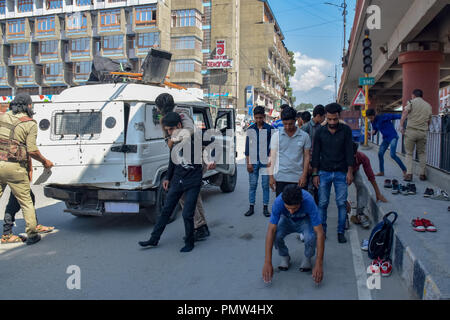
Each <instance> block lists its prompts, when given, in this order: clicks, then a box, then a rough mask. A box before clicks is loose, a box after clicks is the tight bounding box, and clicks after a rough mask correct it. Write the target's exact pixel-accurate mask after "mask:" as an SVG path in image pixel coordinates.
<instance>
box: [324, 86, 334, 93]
mask: <svg viewBox="0 0 450 320" xmlns="http://www.w3.org/2000/svg"><path fill="white" fill-rule="evenodd" d="M323 89H324V90H328V91H332V92H334V85H332V84H328V85H326V86H324V87H323Z"/></svg>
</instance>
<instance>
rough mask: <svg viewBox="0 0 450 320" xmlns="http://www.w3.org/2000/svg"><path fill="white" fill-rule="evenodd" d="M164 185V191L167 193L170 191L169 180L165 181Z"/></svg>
mask: <svg viewBox="0 0 450 320" xmlns="http://www.w3.org/2000/svg"><path fill="white" fill-rule="evenodd" d="M162 185H163V189H164V190H166V191H167V190H168V189H169V180H164V181H163V183H162Z"/></svg>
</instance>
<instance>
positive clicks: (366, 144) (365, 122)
mask: <svg viewBox="0 0 450 320" xmlns="http://www.w3.org/2000/svg"><path fill="white" fill-rule="evenodd" d="M368 77H369V75H368V74H367V73H366V78H368ZM364 89H365V91H366V103H365V108H364V110H365V112H364V146H365V147H367V146H368V135H369V128H368V125H369V121H368V119H367V110H368V109H369V85H365V86H364Z"/></svg>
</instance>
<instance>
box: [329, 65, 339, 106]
mask: <svg viewBox="0 0 450 320" xmlns="http://www.w3.org/2000/svg"><path fill="white" fill-rule="evenodd" d="M327 77H328V78H332V79H334V101H335V102H337V99H338V98H337V65H334V76H327Z"/></svg>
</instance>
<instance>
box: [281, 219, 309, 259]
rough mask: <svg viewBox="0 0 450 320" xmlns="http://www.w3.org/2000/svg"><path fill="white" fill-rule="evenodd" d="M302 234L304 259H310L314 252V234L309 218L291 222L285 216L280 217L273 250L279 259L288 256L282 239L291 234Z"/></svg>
mask: <svg viewBox="0 0 450 320" xmlns="http://www.w3.org/2000/svg"><path fill="white" fill-rule="evenodd" d="M295 232H296V233H303V235H304V236H305V257H307V258H311V257H312V256H314V254H315V252H316V234H315V233H314V229H313V227H312V225H311V220H310V219H309V217H305V218H304V219H300V220H298V221H293V220H292V219H288V218H286V217H285V216H283V215H282V216H281V218H280V221H279V222H278V225H277V233H276V235H275V248H276V249H278V254H279V255H280V256H281V257H287V256H289V249H288V248H287V247H286V243H285V242H284V238H285V237H286V236H287V235H289V234H291V233H295Z"/></svg>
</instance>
